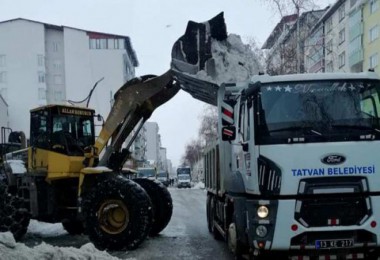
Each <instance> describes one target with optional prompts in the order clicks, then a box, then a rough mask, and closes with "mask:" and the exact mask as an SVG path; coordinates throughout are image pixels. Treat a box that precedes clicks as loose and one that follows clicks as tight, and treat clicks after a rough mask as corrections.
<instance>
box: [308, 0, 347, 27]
mask: <svg viewBox="0 0 380 260" xmlns="http://www.w3.org/2000/svg"><path fill="white" fill-rule="evenodd" d="M345 2H346V0H338V1H336V2H335V3H334V4H333V5H332V6H327V7H326V9H327V11H326V12H325V13H324V14H323V15H322V17H321V18H320V19H319V20H318V22H317V23H316V24H315V25H314V27H313V29H312V30H311V33H314V31H315V30H316V29H317V28H318V27H319V26H321V25H322V24H323V23H324V22H325V21H326V20H328V19H329V18H330V17H331V16H332V15H333V14H334V13H335V12H336V10H338V8H339V7H340V6H341V5H342V4H344V3H345Z"/></svg>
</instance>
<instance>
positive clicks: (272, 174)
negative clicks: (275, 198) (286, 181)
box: [257, 156, 281, 195]
mask: <svg viewBox="0 0 380 260" xmlns="http://www.w3.org/2000/svg"><path fill="white" fill-rule="evenodd" d="M257 165H258V183H259V189H260V193H261V194H262V195H278V194H280V188H281V170H280V169H279V168H278V167H277V166H276V164H275V163H274V162H272V161H271V160H269V159H268V158H265V157H264V156H260V157H259V158H258V159H257Z"/></svg>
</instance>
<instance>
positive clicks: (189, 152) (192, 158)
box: [181, 139, 202, 168]
mask: <svg viewBox="0 0 380 260" xmlns="http://www.w3.org/2000/svg"><path fill="white" fill-rule="evenodd" d="M201 156H202V143H201V141H200V140H194V139H193V140H191V141H190V143H188V144H187V145H186V147H185V154H184V156H183V157H182V159H181V163H182V164H184V165H190V167H191V168H192V167H193V166H194V164H195V163H196V162H197V161H198V160H199V158H200V157H201Z"/></svg>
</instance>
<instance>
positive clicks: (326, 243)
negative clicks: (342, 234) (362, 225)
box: [315, 239, 354, 249]
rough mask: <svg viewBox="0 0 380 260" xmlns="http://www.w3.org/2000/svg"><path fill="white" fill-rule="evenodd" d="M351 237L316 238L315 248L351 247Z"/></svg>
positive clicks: (352, 241) (352, 242)
mask: <svg viewBox="0 0 380 260" xmlns="http://www.w3.org/2000/svg"><path fill="white" fill-rule="evenodd" d="M353 245H354V240H353V239H328V240H316V241H315V248H316V249H331V248H345V247H353Z"/></svg>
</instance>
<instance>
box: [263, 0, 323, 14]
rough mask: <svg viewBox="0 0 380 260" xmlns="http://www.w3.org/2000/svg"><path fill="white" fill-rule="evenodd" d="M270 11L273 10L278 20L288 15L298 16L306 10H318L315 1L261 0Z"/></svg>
mask: <svg viewBox="0 0 380 260" xmlns="http://www.w3.org/2000/svg"><path fill="white" fill-rule="evenodd" d="M262 2H263V3H264V4H265V5H267V6H268V7H269V8H270V9H271V10H273V9H274V10H275V13H277V14H278V15H279V16H280V18H282V17H284V16H286V15H290V14H300V12H304V11H307V10H313V9H317V8H320V7H319V6H318V5H317V4H316V3H315V2H316V1H315V0H262Z"/></svg>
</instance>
